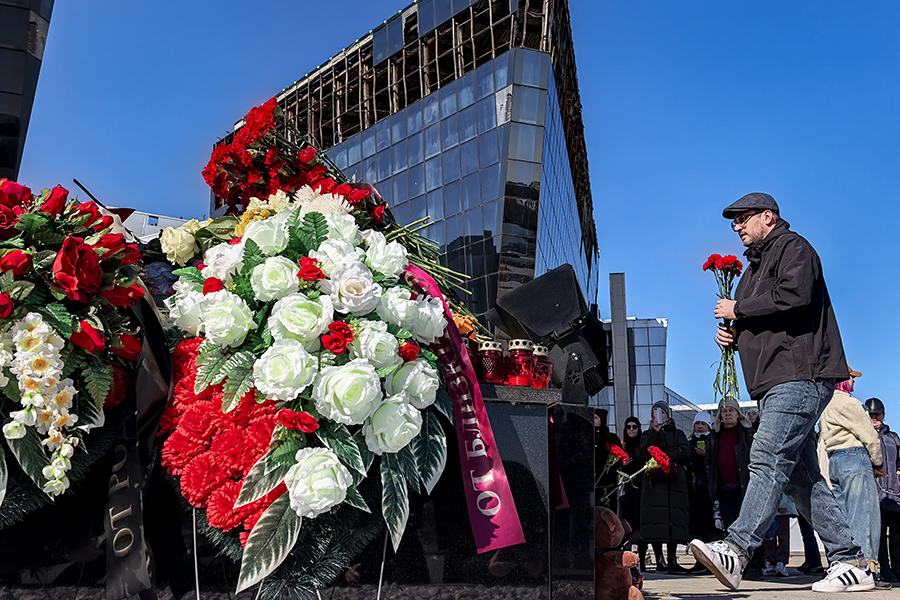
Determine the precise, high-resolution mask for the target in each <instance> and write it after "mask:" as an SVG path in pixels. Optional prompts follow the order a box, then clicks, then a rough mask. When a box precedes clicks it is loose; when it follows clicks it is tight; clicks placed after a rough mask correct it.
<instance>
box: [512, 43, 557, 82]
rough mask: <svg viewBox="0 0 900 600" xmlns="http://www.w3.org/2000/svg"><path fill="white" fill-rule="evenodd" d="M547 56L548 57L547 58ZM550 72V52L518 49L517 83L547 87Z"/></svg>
mask: <svg viewBox="0 0 900 600" xmlns="http://www.w3.org/2000/svg"><path fill="white" fill-rule="evenodd" d="M545 57H547V58H546V60H545ZM549 74H550V60H549V55H548V54H545V53H543V52H533V51H528V50H522V49H519V50H517V51H516V71H515V78H514V82H515V83H519V84H523V85H531V86H534V87H539V88H543V89H547V78H548V76H549Z"/></svg>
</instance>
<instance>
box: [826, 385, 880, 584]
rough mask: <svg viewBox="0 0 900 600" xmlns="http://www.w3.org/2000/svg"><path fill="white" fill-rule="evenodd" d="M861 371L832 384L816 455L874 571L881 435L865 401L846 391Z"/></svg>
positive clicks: (876, 569) (877, 530) (876, 564)
mask: <svg viewBox="0 0 900 600" xmlns="http://www.w3.org/2000/svg"><path fill="white" fill-rule="evenodd" d="M860 375H861V373H858V372H857V371H854V370H853V369H850V379H848V380H847V381H842V382H840V383H838V384H837V386H835V390H834V396H833V397H832V398H831V402H830V403H829V404H828V406H827V407H826V408H825V411H824V412H823V413H822V420H821V422H820V424H819V429H820V432H821V434H820V437H819V456H820V461H821V468H822V473H823V475H825V479H826V481H828V484H829V485H830V486H831V489H832V491H834V497H835V499H836V500H837V502H838V505H839V506H840V507H841V509H842V510H843V511H844V514H845V516H846V517H847V521H848V524H849V526H850V533H851V534H852V536H853V540H854V541H855V542H856V543H857V544H859V546H860V548H861V549H862V551H863V554H864V555H865V557H866V560H867V561H869V567H870V569H871V570H872V572H873V573H878V543H879V539H880V536H881V515H880V511H879V507H878V490H877V489H876V487H875V477H880V476H882V475H883V472H882V471H881V469H882V463H883V459H882V455H881V441H880V440H879V438H878V432H877V431H875V430H874V428H873V427H872V422H871V420H870V419H869V414H868V412H867V411H866V407H865V406H863V403H862V402H860V401H859V400H857V399H856V398H854V397H853V396H851V395H850V394H851V393H853V382H854V379H855V378H857V377H859V376H860ZM826 456H827V458H826Z"/></svg>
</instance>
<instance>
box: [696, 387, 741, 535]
mask: <svg viewBox="0 0 900 600" xmlns="http://www.w3.org/2000/svg"><path fill="white" fill-rule="evenodd" d="M752 444H753V427H752V425H751V424H750V421H749V420H748V419H747V417H746V416H744V414H743V413H742V412H741V408H740V405H739V404H738V403H737V400H735V399H734V398H725V399H724V400H723V401H722V403H721V404H720V405H719V413H718V414H717V415H716V422H715V425H714V426H713V432H712V433H710V434H709V436H708V437H707V442H706V474H707V479H708V481H709V495H710V498H712V501H713V502H714V503H715V502H718V503H719V515H720V516H721V517H722V527H723V529H724V531H728V528H729V527H731V524H732V523H734V522H735V520H736V519H737V518H738V515H739V514H740V512H741V503H742V502H743V500H744V494H745V493H746V491H747V485H748V484H749V483H750V446H751V445H752ZM723 449H725V450H726V452H727V454H725V453H722V450H723Z"/></svg>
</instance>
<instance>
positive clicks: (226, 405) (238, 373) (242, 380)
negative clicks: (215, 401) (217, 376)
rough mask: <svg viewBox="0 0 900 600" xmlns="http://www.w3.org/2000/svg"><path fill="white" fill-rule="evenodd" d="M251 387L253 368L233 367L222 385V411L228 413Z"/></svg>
mask: <svg viewBox="0 0 900 600" xmlns="http://www.w3.org/2000/svg"><path fill="white" fill-rule="evenodd" d="M251 387H253V369H252V368H251V367H249V366H248V367H238V368H235V369H234V370H233V371H232V372H231V373H230V374H229V375H228V379H226V380H225V385H223V386H222V412H225V413H229V412H231V411H232V410H234V409H235V408H237V405H238V404H240V403H241V399H242V398H243V397H244V396H245V395H247V392H249V391H250V388H251Z"/></svg>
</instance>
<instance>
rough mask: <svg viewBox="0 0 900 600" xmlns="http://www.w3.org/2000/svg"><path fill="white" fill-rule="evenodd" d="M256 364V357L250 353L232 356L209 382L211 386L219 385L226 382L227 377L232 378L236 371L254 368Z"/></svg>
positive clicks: (236, 353)
mask: <svg viewBox="0 0 900 600" xmlns="http://www.w3.org/2000/svg"><path fill="white" fill-rule="evenodd" d="M254 362H256V357H255V356H253V354H251V353H250V352H247V351H242V352H235V353H234V354H230V355H229V356H228V359H227V360H226V361H225V362H224V363H222V366H221V368H220V369H219V370H218V372H217V373H216V374H215V375H212V376H211V378H210V381H209V382H210V384H211V385H218V384H220V383H222V382H223V381H225V378H226V377H231V374H232V373H234V372H235V371H236V370H238V369H245V368H249V367H251V366H253V363H254Z"/></svg>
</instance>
